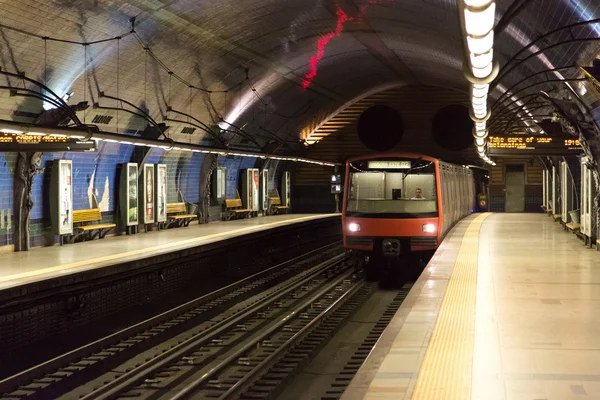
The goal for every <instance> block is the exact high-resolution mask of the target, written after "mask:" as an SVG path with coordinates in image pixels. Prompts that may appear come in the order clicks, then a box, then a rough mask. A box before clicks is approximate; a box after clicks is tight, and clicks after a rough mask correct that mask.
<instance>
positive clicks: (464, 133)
mask: <svg viewBox="0 0 600 400" xmlns="http://www.w3.org/2000/svg"><path fill="white" fill-rule="evenodd" d="M431 131H432V133H433V139H434V140H435V141H436V142H437V144H439V145H440V146H442V147H443V148H445V149H447V150H454V151H460V150H465V149H466V148H468V147H469V146H471V145H472V144H473V140H474V139H473V121H472V120H471V117H470V116H469V109H468V108H467V107H465V106H462V105H460V104H451V105H449V106H446V107H442V108H440V109H439V110H438V112H437V113H436V114H435V115H434V117H433V122H432V126H431Z"/></svg>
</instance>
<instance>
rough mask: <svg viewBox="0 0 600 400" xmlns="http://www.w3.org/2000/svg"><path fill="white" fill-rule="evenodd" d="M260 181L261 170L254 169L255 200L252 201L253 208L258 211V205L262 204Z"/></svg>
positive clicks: (253, 188)
mask: <svg viewBox="0 0 600 400" xmlns="http://www.w3.org/2000/svg"><path fill="white" fill-rule="evenodd" d="M258 181H259V170H258V168H253V169H252V192H253V197H252V198H253V202H252V210H253V211H258V206H259V204H260V198H259V195H258V194H259V193H258Z"/></svg>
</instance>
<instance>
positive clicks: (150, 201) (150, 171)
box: [143, 164, 154, 224]
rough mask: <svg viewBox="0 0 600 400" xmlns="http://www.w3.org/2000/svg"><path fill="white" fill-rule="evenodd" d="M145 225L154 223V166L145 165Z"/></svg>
mask: <svg viewBox="0 0 600 400" xmlns="http://www.w3.org/2000/svg"><path fill="white" fill-rule="evenodd" d="M143 183H144V191H143V192H144V193H143V199H144V203H143V204H144V223H145V224H152V223H154V164H144V180H143Z"/></svg>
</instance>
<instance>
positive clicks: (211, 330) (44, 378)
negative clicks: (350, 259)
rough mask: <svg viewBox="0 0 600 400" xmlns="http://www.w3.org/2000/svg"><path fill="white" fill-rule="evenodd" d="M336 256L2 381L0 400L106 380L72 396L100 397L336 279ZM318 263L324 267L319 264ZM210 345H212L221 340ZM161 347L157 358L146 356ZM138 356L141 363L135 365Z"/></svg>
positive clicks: (295, 263) (218, 294)
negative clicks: (193, 344)
mask: <svg viewBox="0 0 600 400" xmlns="http://www.w3.org/2000/svg"><path fill="white" fill-rule="evenodd" d="M340 251H341V250H340V247H339V244H333V245H329V246H325V247H323V248H320V249H317V250H315V251H313V252H311V253H308V254H307V255H305V256H303V257H299V258H296V259H293V260H290V261H288V262H286V263H284V264H281V265H278V266H275V267H272V268H269V269H267V270H265V271H262V272H260V273H258V274H255V275H253V276H250V277H248V278H246V279H243V280H241V281H239V282H237V283H235V284H232V285H229V286H227V287H225V288H222V289H220V290H217V291H215V292H213V293H210V294H208V295H205V296H202V297H200V298H197V299H195V300H192V301H190V302H187V303H185V304H183V305H181V306H179V307H176V308H174V309H172V310H169V311H167V312H164V313H162V314H160V315H157V316H155V317H153V318H150V319H148V320H145V321H143V322H140V323H138V324H135V325H133V326H131V327H129V328H127V329H124V330H121V331H119V332H116V333H114V334H112V335H110V336H107V337H105V338H102V339H100V340H96V341H94V342H92V343H90V344H88V345H85V346H82V347H80V348H78V349H75V350H72V351H70V352H68V353H65V354H63V355H61V356H59V357H56V358H54V359H52V360H49V361H46V362H44V363H41V364H39V365H37V366H34V367H32V368H30V369H28V370H26V371H23V372H20V373H18V374H16V375H13V376H11V377H9V378H6V379H4V380H2V381H0V399H2V400H8V399H10V400H12V399H23V398H27V399H47V398H58V397H60V396H62V395H65V394H67V393H71V394H69V395H67V398H73V397H72V395H73V394H74V393H72V390H73V389H74V388H78V389H77V390H86V389H87V388H88V385H86V382H90V381H91V382H94V379H96V378H98V377H102V378H106V377H107V375H108V378H109V380H108V381H106V382H107V384H102V385H100V387H99V388H98V390H95V391H94V390H92V391H91V393H89V394H87V395H86V394H81V393H79V394H78V395H77V397H79V396H92V397H89V398H94V397H93V396H100V395H101V393H102V392H103V391H104V390H105V389H102V388H106V387H107V386H108V383H113V382H117V381H118V382H121V381H123V380H124V379H125V377H128V378H129V377H130V376H131V372H132V371H133V370H135V369H136V368H139V367H141V366H145V367H149V366H152V365H159V364H160V363H159V360H164V359H165V358H166V357H165V355H168V354H172V352H173V351H175V350H177V349H180V348H181V347H182V346H184V345H185V344H186V343H187V342H189V341H197V339H198V338H205V337H208V336H211V335H212V337H216V336H218V335H221V334H226V332H228V331H234V330H242V331H243V330H244V329H245V328H244V327H243V324H240V323H239V322H240V321H241V320H243V319H244V318H248V312H249V311H251V310H255V311H256V312H257V313H260V312H261V311H260V310H261V309H263V308H265V307H268V304H275V305H276V306H279V305H280V304H281V300H280V299H284V298H286V296H288V295H292V297H293V296H294V295H293V293H297V291H298V290H301V291H305V292H306V291H307V290H308V289H310V288H311V287H312V286H313V285H316V284H317V282H320V281H326V280H329V279H331V274H337V273H339V271H338V269H339V265H340V263H341V262H342V261H343V259H344V258H345V256H344V255H343V254H340ZM323 259H327V261H325V262H322V261H323ZM319 262H320V263H319ZM317 263H318V265H316V266H315V264H317ZM310 282H313V283H310ZM265 304H267V306H266V305H265ZM276 308H277V307H275V308H274V309H276ZM262 312H264V311H262ZM256 316H260V314H257V315H256ZM246 323H248V322H246ZM186 335H187V337H186V338H183V339H182V336H186ZM173 340H177V341H178V343H176V344H174V343H173ZM215 340H217V341H216V342H212V341H211V343H212V345H214V344H216V343H219V342H218V341H219V340H223V339H215ZM165 345H167V346H168V348H165ZM161 347H162V351H161V354H151V355H150V356H148V354H149V352H151V351H152V350H153V349H157V348H161ZM173 349H175V350H173ZM144 356H145V357H146V359H145V360H143V361H141V362H140V361H139V360H140V357H144ZM128 362H130V363H131V362H133V363H134V367H133V368H129V371H127V370H124V371H121V370H120V369H115V368H117V367H118V366H123V365H127V363H128ZM135 365H137V367H135ZM113 385H114V383H113ZM93 389H95V387H94V388H93ZM98 398H100V397H98Z"/></svg>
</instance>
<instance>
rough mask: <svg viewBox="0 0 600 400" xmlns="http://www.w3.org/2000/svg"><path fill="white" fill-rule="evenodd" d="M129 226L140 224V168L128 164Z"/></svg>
mask: <svg viewBox="0 0 600 400" xmlns="http://www.w3.org/2000/svg"><path fill="white" fill-rule="evenodd" d="M126 166H127V226H132V225H137V224H138V166H137V164H135V163H127V164H126Z"/></svg>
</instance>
